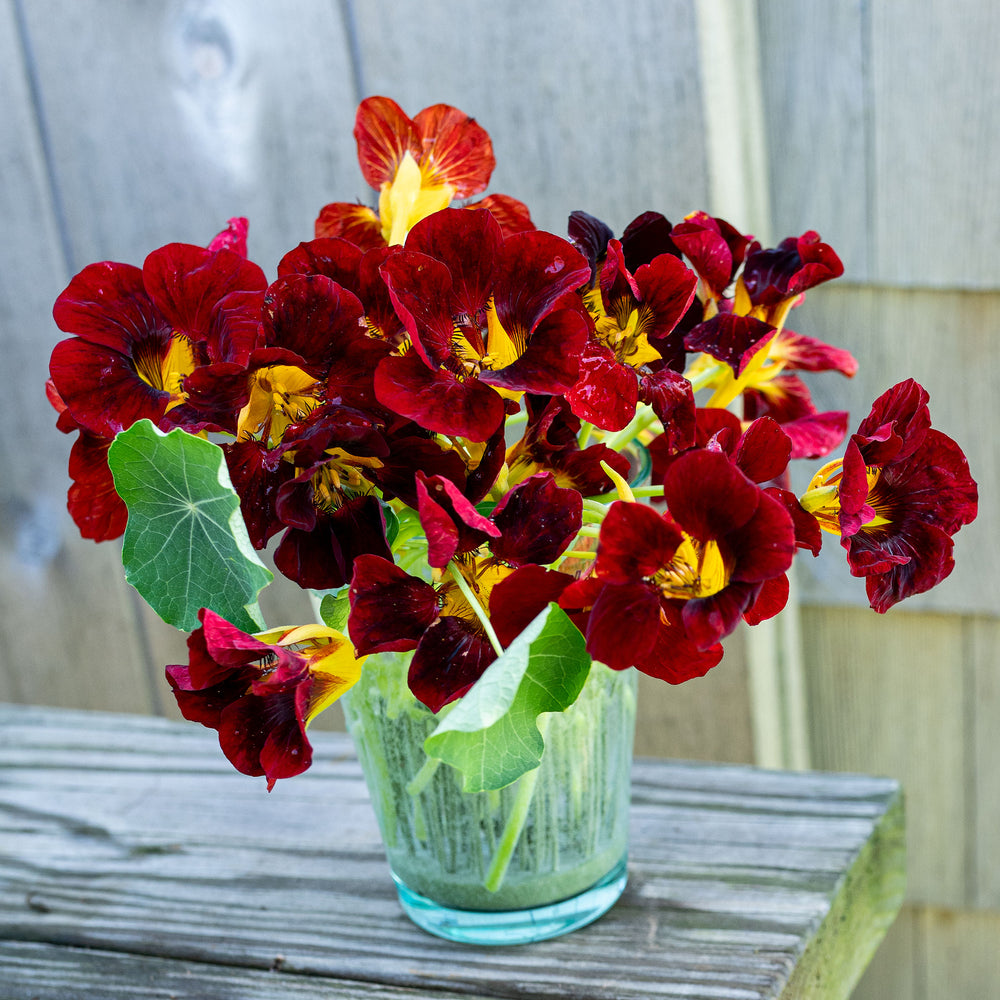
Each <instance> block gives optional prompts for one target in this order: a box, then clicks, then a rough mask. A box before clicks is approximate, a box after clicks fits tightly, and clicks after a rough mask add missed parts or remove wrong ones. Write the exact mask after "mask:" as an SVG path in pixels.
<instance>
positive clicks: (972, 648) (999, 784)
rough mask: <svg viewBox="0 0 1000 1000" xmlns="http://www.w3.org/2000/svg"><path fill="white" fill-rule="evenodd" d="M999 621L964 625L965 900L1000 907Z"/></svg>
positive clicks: (976, 621)
mask: <svg viewBox="0 0 1000 1000" xmlns="http://www.w3.org/2000/svg"><path fill="white" fill-rule="evenodd" d="M997 649H1000V622H998V621H997V620H996V619H995V618H972V619H970V620H969V621H968V622H967V624H966V646H965V650H966V653H965V662H966V665H967V671H968V674H969V687H968V705H969V709H968V719H969V727H968V728H969V736H968V748H967V752H968V754H969V768H968V771H969V778H968V781H969V803H970V807H971V816H970V818H969V834H970V837H971V839H972V848H971V850H972V852H973V853H972V860H971V863H970V872H969V875H970V878H969V889H968V893H967V900H968V903H969V904H970V905H971V906H977V907H986V908H991V909H993V910H995V911H1000V750H998V748H997V733H998V732H1000V665H998V660H997Z"/></svg>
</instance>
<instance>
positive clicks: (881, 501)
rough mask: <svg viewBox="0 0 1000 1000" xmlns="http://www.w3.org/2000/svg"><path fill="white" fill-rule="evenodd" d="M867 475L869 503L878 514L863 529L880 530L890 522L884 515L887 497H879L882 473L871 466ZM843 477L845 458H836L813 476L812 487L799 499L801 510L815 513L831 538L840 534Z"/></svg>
mask: <svg viewBox="0 0 1000 1000" xmlns="http://www.w3.org/2000/svg"><path fill="white" fill-rule="evenodd" d="M865 475H866V477H867V480H868V499H867V503H868V505H869V506H870V507H871V508H872V509H873V510H874V511H875V516H874V517H873V518H872V519H871V520H870V521H866V522H865V524H864V525H863V527H865V528H878V527H881V526H882V525H884V524H889V523H891V522H890V520H889V519H888V518H887V517H885V514H887V513H889V509H888V504H887V502H886V500H885V498H884V497H880V491H879V489H878V485H879V480H880V478H881V472H880V470H879V469H877V468H874V467H869V468H867V469H866V470H865ZM843 477H844V462H843V459H840V458H836V459H834V460H833V461H832V462H827V463H826V465H824V466H823V467H822V468H821V469H820V470H819V471H818V472H817V473H816V475H814V476H813V477H812V480H811V481H810V483H809V488H808V489H807V490H806V492H805V493H803V494H802V496H801V497H799V504H800V505H801V506H802V509H803V510H806V511H808V512H809V513H810V514H812V516H813V517H815V518H816V520H817V521H818V522H819V526H820V528H822V529H823V531H827V532H829V533H830V534H831V535H839V534H840V481H841V480H842V479H843Z"/></svg>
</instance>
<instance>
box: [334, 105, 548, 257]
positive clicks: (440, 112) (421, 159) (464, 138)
mask: <svg viewBox="0 0 1000 1000" xmlns="http://www.w3.org/2000/svg"><path fill="white" fill-rule="evenodd" d="M354 138H355V139H356V140H357V143H358V160H359V162H360V164H361V173H362V174H363V175H364V178H365V180H366V181H367V182H368V183H369V184H370V185H371V186H372V187H373V188H374V189H375V190H376V191H378V192H379V200H378V211H377V212H376V211H374V210H373V209H371V208H368V207H366V206H364V205H352V204H346V203H343V202H335V203H333V204H330V205H327V206H325V207H324V208H323V210H322V211H321V212H320V214H319V218H318V219H317V220H316V235H317V236H340V237H343V238H345V239H347V240H350V241H351V242H352V243H355V244H357V245H358V246H359V247H361V248H362V249H365V250H369V249H372V248H374V247H377V246H385V245H389V246H399V245H401V244H402V243H403V242H404V240H405V239H406V234H407V233H408V232H409V231H410V230H411V229H412V228H413V227H414V226H415V225H416V224H417V223H418V222H419V221H420V220H421V219H425V218H426V217H427V216H428V215H431V214H432V213H434V212H437V211H439V210H440V209H442V208H447V207H448V206H449V205H450V204H451V203H452V202H453V201H454V200H455V199H456V198H468V197H469V196H471V195H474V194H479V192H481V191H483V190H484V189H485V187H486V185H487V184H488V183H489V180H490V175H491V174H492V173H493V167H494V166H495V164H496V160H495V158H494V156H493V144H492V143H491V142H490V137H489V135H488V134H487V133H486V130H485V129H483V128H482V126H480V125H478V124H477V123H476V121H475V119H474V118H470V117H469V116H468V115H467V114H465V113H464V112H462V111H459V110H458V108H453V107H451V106H449V105H447V104H435V105H433V106H432V107H429V108H424V109H423V111H420V112H418V113H417V115H416V117H414V118H408V117H407V116H406V114H405V113H404V112H403V110H402V108H400V106H399V105H398V104H397V103H396V102H395V101H393V100H391V99H390V98H388V97H369V98H367V99H366V100H364V101H362V102H361V104H360V106H359V107H358V112H357V116H356V118H355V125H354ZM480 204H481V207H483V208H487V209H489V210H490V211H492V212H494V213H495V215H496V218H497V221H498V222H499V223H500V224H501V226H502V227H503V228H504V231H505V232H508V233H513V232H521V231H524V230H528V229H533V228H534V227H533V226H532V224H531V218H530V215H529V214H528V210H527V208H526V207H525V206H524V205H523V204H522V203H521V202H519V201H517V200H516V199H514V198H510V197H509V196H506V195H491V196H490V197H489V198H487V199H484V200H483V202H482V203H480Z"/></svg>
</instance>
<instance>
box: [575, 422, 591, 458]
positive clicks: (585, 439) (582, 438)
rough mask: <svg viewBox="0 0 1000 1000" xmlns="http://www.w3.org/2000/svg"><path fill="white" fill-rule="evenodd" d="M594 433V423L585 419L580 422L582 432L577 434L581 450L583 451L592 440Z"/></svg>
mask: <svg viewBox="0 0 1000 1000" xmlns="http://www.w3.org/2000/svg"><path fill="white" fill-rule="evenodd" d="M593 433H594V425H593V424H592V423H589V422H588V421H586V420H584V421H583V422H582V423H581V424H580V433H579V434H577V436H576V441H577V444H578V445H579V446H580V450H581V451H583V449H584V448H586V447H587V444H588V443H589V442H590V435H591V434H593Z"/></svg>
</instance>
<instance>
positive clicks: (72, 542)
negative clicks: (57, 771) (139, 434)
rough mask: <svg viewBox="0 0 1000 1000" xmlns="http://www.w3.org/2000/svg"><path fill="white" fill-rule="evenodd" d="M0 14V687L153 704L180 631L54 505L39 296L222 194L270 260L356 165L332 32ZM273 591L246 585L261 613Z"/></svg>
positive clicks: (199, 229)
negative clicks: (0, 236)
mask: <svg viewBox="0 0 1000 1000" xmlns="http://www.w3.org/2000/svg"><path fill="white" fill-rule="evenodd" d="M0 18H2V19H0V45H2V46H3V50H2V51H3V55H4V58H3V60H2V66H0V74H2V75H3V93H4V95H5V101H6V107H7V109H8V113H7V114H6V115H5V117H4V120H3V125H2V128H3V131H4V135H3V144H2V149H3V156H4V171H3V177H4V186H3V192H2V197H3V199H4V202H3V208H4V213H3V217H4V219H5V227H6V235H7V239H6V240H5V241H4V245H3V248H2V249H0V254H2V255H3V260H2V263H3V266H2V268H0V333H2V336H3V342H4V348H5V356H6V357H7V358H8V362H9V363H10V364H11V365H12V366H13V369H14V370H16V371H17V372H18V376H19V377H18V378H17V379H16V380H15V381H14V382H13V383H12V387H11V388H9V390H8V392H7V393H6V394H5V397H4V399H5V401H4V421H5V426H6V427H7V432H6V433H5V435H4V441H5V442H6V444H5V445H4V447H11V448H12V449H14V450H13V451H12V453H11V454H10V455H5V458H6V461H5V468H7V469H8V470H13V471H12V472H11V473H10V474H8V476H7V478H6V480H5V484H4V492H3V496H2V502H3V510H4V517H3V533H2V545H3V550H2V555H3V560H4V565H3V569H4V573H3V581H2V583H0V587H2V598H0V600H2V607H3V615H2V632H3V640H4V641H3V651H2V653H0V664H2V668H0V697H2V698H9V699H12V700H17V701H31V702H43V703H44V702H47V703H50V704H67V705H75V706H79V707H95V708H107V709H120V710H131V711H149V710H151V709H159V708H161V707H162V704H163V702H164V701H169V696H168V695H167V688H166V684H165V681H164V680H163V675H162V667H163V665H164V664H165V663H168V662H177V661H178V660H184V659H186V651H185V645H184V638H185V637H184V636H183V635H181V634H180V633H177V632H176V631H175V630H173V629H171V628H170V627H169V626H166V625H164V624H163V623H162V622H160V621H159V620H158V619H156V618H155V616H154V615H152V614H151V613H150V612H149V611H148V609H146V608H145V607H144V606H142V604H141V602H140V601H139V600H138V598H137V597H136V596H135V595H134V594H133V593H132V591H131V590H130V589H129V588H128V587H127V586H126V585H125V583H124V580H123V577H122V569H121V563H120V547H119V545H118V543H104V544H102V545H95V544H94V543H92V542H89V541H81V540H80V539H79V537H78V534H77V531H76V529H75V527H74V526H73V524H72V523H71V521H70V519H69V517H68V515H67V514H66V512H65V492H66V487H67V485H68V479H67V477H66V471H65V470H66V462H67V456H68V452H69V446H70V443H71V442H70V440H69V439H68V438H65V437H64V436H63V435H61V434H59V433H58V432H57V431H56V429H55V414H54V412H53V411H52V410H51V409H50V407H49V406H48V404H47V403H46V401H45V397H44V390H43V384H44V380H45V376H46V374H47V365H48V356H49V353H50V352H51V349H52V346H53V345H54V344H55V343H56V341H57V340H59V339H60V338H61V336H62V334H60V332H59V331H58V330H57V329H56V328H55V325H54V323H53V322H52V319H51V308H52V303H53V301H54V300H55V298H56V296H57V294H58V293H59V292H60V291H61V290H62V288H63V287H64V286H65V284H66V282H67V280H68V278H69V275H70V274H72V273H73V272H74V271H76V270H78V269H79V268H81V267H83V266H84V265H86V264H88V263H90V262H91V261H94V260H99V259H114V260H122V261H128V262H130V263H135V264H141V262H142V260H143V258H144V256H145V255H146V254H147V253H148V252H149V251H151V250H153V249H154V248H156V247H158V246H161V245H163V244H165V243H169V242H173V241H188V242H192V243H196V244H202V245H203V244H205V243H207V242H208V240H209V239H211V238H212V236H213V235H214V234H215V233H216V232H217V231H218V230H220V229H221V228H222V227H223V226H224V225H225V223H226V220H227V219H228V218H229V217H230V216H234V215H244V216H248V217H249V219H250V252H251V256H252V257H253V258H254V259H256V260H258V262H259V263H260V264H261V265H262V266H263V267H264V269H265V271H266V272H267V273H268V274H269V275H270V276H271V277H273V276H274V275H275V272H276V265H277V261H278V259H279V258H280V256H281V255H282V254H283V253H284V252H286V251H287V250H290V249H292V248H293V247H294V246H295V245H296V244H297V243H298V242H299V241H300V240H303V239H310V238H311V237H312V226H313V221H314V219H315V216H316V214H317V213H318V211H319V209H320V208H321V207H322V205H323V204H324V203H325V202H327V201H330V200H333V198H334V197H336V196H337V195H338V194H339V191H338V187H339V186H340V185H341V184H342V183H343V177H344V175H345V174H347V173H348V171H350V172H351V173H355V172H356V171H357V167H356V154H355V146H354V140H353V137H352V135H351V128H352V124H353V113H354V106H355V101H356V94H355V86H354V68H353V65H352V62H351V58H350V46H349V45H348V43H347V41H346V38H345V35H344V29H343V24H342V21H341V17H340V13H339V9H338V8H337V6H336V5H335V4H330V3H326V2H321V0H307V2H303V3H301V4H299V5H297V7H296V11H295V16H289V11H288V9H287V8H285V7H284V6H282V5H276V4H270V3H265V2H261V0H253V2H246V3H236V2H231V0H208V2H199V3H193V2H180V0H173V2H169V3H162V4H161V3H158V4H145V3H135V4H132V3H119V2H115V3H104V2H100V0H80V2H78V3H73V4H63V3H58V2H51V0H39V2H37V3H36V2H32V3H31V4H21V5H15V4H14V3H13V2H8V0H5V2H3V3H2V5H0ZM60 236H62V237H63V238H62V239H60ZM283 594H284V596H282V595H280V594H279V595H278V596H277V597H276V598H275V597H271V596H270V595H268V597H266V598H265V599H264V600H263V601H262V604H263V605H264V606H265V607H270V608H271V609H272V610H273V613H275V614H279V615H281V618H280V622H281V623H284V622H285V621H287V618H286V617H285V610H286V609H290V608H292V607H293V606H295V601H294V597H295V596H296V595H289V593H288V589H287V588H285V589H284V591H283ZM299 606H301V605H299ZM70 665H71V667H72V669H69V667H70Z"/></svg>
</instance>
